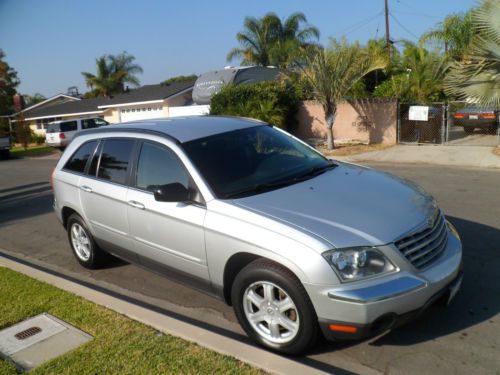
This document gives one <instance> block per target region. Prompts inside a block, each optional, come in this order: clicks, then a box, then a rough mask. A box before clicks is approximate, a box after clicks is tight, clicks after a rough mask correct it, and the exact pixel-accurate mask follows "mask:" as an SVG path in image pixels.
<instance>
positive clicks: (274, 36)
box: [227, 12, 319, 69]
mask: <svg viewBox="0 0 500 375" xmlns="http://www.w3.org/2000/svg"><path fill="white" fill-rule="evenodd" d="M302 24H306V25H305V27H302ZM243 25H244V29H245V30H244V31H242V32H239V33H237V34H236V40H237V41H238V43H239V44H240V47H237V48H233V49H232V50H231V51H230V52H229V54H228V55H227V60H228V61H231V60H233V59H234V58H242V59H243V61H242V64H243V65H261V66H269V65H273V66H277V67H279V68H284V69H287V68H289V67H290V66H292V65H294V63H295V60H296V59H297V58H298V56H299V55H300V53H301V51H303V49H304V47H306V46H307V45H310V44H313V42H314V41H317V40H318V38H319V31H318V29H317V28H315V27H313V26H309V25H307V19H306V16H305V15H304V14H303V13H300V12H297V13H293V14H291V15H290V16H289V17H288V18H286V19H285V20H283V21H282V20H281V19H280V18H279V17H278V16H277V15H276V14H275V13H267V14H266V15H265V16H264V17H262V18H260V19H257V18H254V17H245V20H244V22H243Z"/></svg>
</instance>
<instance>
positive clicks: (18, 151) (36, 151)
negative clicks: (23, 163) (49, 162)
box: [10, 146, 57, 158]
mask: <svg viewBox="0 0 500 375" xmlns="http://www.w3.org/2000/svg"><path fill="white" fill-rule="evenodd" d="M56 151H57V150H56V149H55V148H54V147H49V146H33V147H29V148H28V149H27V150H25V149H24V148H23V147H14V148H12V149H11V150H10V154H11V155H12V157H18V158H21V157H25V156H31V157H36V156H44V155H50V154H53V153H54V152H56Z"/></svg>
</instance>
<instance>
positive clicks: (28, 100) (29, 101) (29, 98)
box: [23, 92, 47, 107]
mask: <svg viewBox="0 0 500 375" xmlns="http://www.w3.org/2000/svg"><path fill="white" fill-rule="evenodd" d="M23 97H24V103H25V104H26V107H30V106H32V105H35V104H37V103H40V102H43V101H44V100H45V99H47V98H46V97H45V96H43V95H42V94H40V93H39V92H37V93H35V94H33V95H23Z"/></svg>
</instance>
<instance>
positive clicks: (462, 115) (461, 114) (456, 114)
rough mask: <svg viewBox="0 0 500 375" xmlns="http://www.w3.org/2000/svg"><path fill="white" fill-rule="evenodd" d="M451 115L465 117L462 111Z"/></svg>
mask: <svg viewBox="0 0 500 375" xmlns="http://www.w3.org/2000/svg"><path fill="white" fill-rule="evenodd" d="M453 117H454V118H464V117H465V115H464V114H463V113H455V114H454V115H453Z"/></svg>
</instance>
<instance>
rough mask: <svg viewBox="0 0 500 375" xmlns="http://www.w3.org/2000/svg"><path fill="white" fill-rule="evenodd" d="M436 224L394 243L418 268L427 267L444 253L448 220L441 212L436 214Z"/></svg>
mask: <svg viewBox="0 0 500 375" xmlns="http://www.w3.org/2000/svg"><path fill="white" fill-rule="evenodd" d="M434 218H435V219H434V220H431V222H432V221H433V222H434V224H433V225H432V224H430V225H429V226H428V227H427V228H425V229H422V230H418V231H416V232H414V233H412V234H410V235H409V236H406V237H404V238H402V239H400V240H398V241H396V242H395V243H394V244H395V245H396V247H397V248H398V249H399V251H401V253H402V254H403V255H404V256H405V257H406V259H408V260H409V262H410V263H411V264H413V266H415V267H416V268H418V269H423V268H426V267H427V266H429V265H431V264H432V263H433V262H434V261H436V260H437V259H438V258H439V256H440V255H441V254H442V253H443V251H444V249H445V247H446V242H447V241H448V235H447V230H446V222H445V220H444V218H443V215H442V214H441V212H439V211H437V212H436V214H435V216H434Z"/></svg>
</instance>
